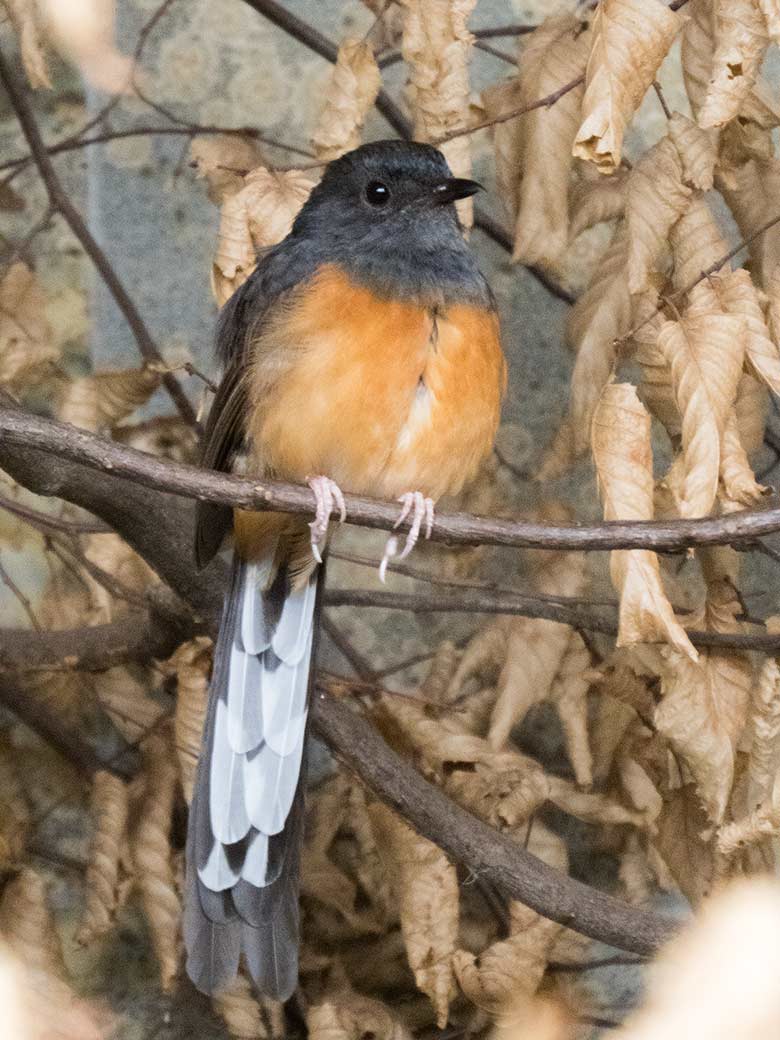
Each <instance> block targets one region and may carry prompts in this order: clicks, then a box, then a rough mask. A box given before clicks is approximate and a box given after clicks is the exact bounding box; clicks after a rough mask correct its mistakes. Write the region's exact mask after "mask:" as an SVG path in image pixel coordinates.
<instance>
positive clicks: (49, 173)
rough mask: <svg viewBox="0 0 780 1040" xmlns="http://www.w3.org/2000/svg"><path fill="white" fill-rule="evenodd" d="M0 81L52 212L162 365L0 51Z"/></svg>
mask: <svg viewBox="0 0 780 1040" xmlns="http://www.w3.org/2000/svg"><path fill="white" fill-rule="evenodd" d="M0 81H2V83H3V86H4V87H5V89H6V91H7V93H8V97H9V100H10V102H11V106H12V108H13V110H14V112H15V113H16V118H17V119H18V120H19V125H20V126H21V128H22V131H23V133H24V136H25V138H26V139H27V143H28V145H29V146H30V151H31V152H32V156H33V159H34V160H35V165H36V166H37V167H38V172H39V173H40V175H41V179H42V180H43V183H44V185H45V187H46V192H47V194H48V196H49V201H50V203H51V206H52V209H54V210H56V211H57V212H58V213H61V214H62V216H63V218H64V219H65V221H66V222H67V224H68V226H69V227H70V229H71V231H72V232H73V234H74V235H75V237H76V238H77V239H78V240H79V242H80V243H81V245H82V246H83V248H84V251H85V252H86V254H87V256H89V258H90V260H91V261H92V263H93V264H94V266H95V268H96V270H97V271H98V273H99V274H100V277H101V278H102V279H103V281H104V282H105V284H106V286H107V287H108V290H109V292H110V293H111V295H112V296H113V297H114V300H115V301H116V304H117V306H118V307H119V309H120V311H121V312H122V314H123V315H124V318H125V320H126V322H127V324H128V326H129V328H130V331H131V332H132V333H133V336H134V338H135V341H136V343H137V345H138V349H139V351H140V352H141V355H142V356H143V357H144V358H145V359H146V360H147V361H156V362H158V363H160V364H164V359H163V357H162V355H161V354H160V352H159V350H158V349H157V346H156V344H155V342H154V340H153V339H152V337H151V334H150V333H149V330H148V329H147V327H146V325H145V323H144V320H143V318H142V317H141V315H140V313H139V311H138V309H137V307H136V306H135V304H134V303H133V301H132V300H131V299H130V297H129V296H128V295H127V291H126V290H125V287H124V286H123V285H122V283H121V281H120V280H119V277H118V276H117V274H116V272H115V271H114V269H113V267H112V266H111V264H110V262H109V260H108V257H107V256H106V254H105V253H104V252H103V250H102V249H101V248H100V246H99V245H98V243H97V241H96V240H95V238H94V237H93V235H92V233H91V231H90V230H89V228H88V227H87V225H86V224H85V222H84V219H83V218H82V216H81V214H80V213H79V212H78V210H77V209H76V208H75V206H74V205H73V203H72V202H71V201H70V198H69V197H68V194H67V192H66V191H65V189H64V188H63V187H62V183H61V182H60V179H59V177H58V176H57V172H56V170H55V169H54V166H53V165H52V162H51V159H50V158H49V156H48V154H47V151H46V146H45V144H44V143H43V138H42V137H41V132H40V130H39V129H38V124H37V122H36V119H35V116H34V114H33V110H32V107H31V105H30V102H29V99H28V97H27V91H26V89H25V87H24V86H23V84H22V83H21V81H20V79H19V77H18V76H17V74H16V72H15V71H14V70H13V69H12V68H11V65H10V63H9V62H8V60H7V59H6V57H5V55H4V54H3V53H2V51H0ZM163 384H164V385H165V388H166V390H167V391H168V393H169V394H170V396H171V399H172V400H173V402H174V404H175V405H176V407H177V409H178V410H179V413H180V415H181V416H182V418H183V419H184V420H185V422H187V423H189V424H190V425H195V412H194V410H193V407H192V405H191V404H190V401H189V399H188V397H187V395H186V394H185V393H184V390H183V389H182V387H181V385H180V384H179V381H178V380H177V379H176V377H175V376H173V375H172V374H171V373H170V372H168V373H166V374H165V375H164V376H163Z"/></svg>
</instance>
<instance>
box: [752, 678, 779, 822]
mask: <svg viewBox="0 0 780 1040" xmlns="http://www.w3.org/2000/svg"><path fill="white" fill-rule="evenodd" d="M751 693H752V696H751V711H750V722H751V730H752V740H751V744H750V761H749V766H748V776H749V791H748V799H749V804H751V805H755V804H756V802H757V801H758V800H759V799H761V798H764V797H766V795H767V794H769V792H770V790H771V788H772V784H773V782H774V778H775V776H776V775H777V771H778V766H780V664H778V661H777V658H775V657H767V658H766V659H765V661H764V662H763V664H762V665H761V670H760V672H759V673H758V682H757V683H756V684H755V686H754V687H753V689H752V691H751Z"/></svg>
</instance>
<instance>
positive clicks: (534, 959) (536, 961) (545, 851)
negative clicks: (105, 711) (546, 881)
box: [453, 822, 569, 1015]
mask: <svg viewBox="0 0 780 1040" xmlns="http://www.w3.org/2000/svg"><path fill="white" fill-rule="evenodd" d="M528 850H529V851H530V852H531V853H532V854H533V855H535V856H537V857H538V858H540V859H542V860H543V861H544V862H545V863H547V864H548V865H550V866H551V867H553V868H554V869H555V870H558V871H560V872H562V873H566V872H568V866H569V862H568V855H567V852H566V846H565V844H564V842H563V841H562V840H561V839H560V838H559V837H557V835H555V834H553V833H552V832H551V831H550V830H548V829H547V828H546V827H544V826H543V825H542V824H541V823H538V822H535V823H534V825H533V827H532V829H531V832H530V834H529V836H528ZM561 931H562V927H561V925H559V924H557V923H555V922H554V921H550V920H547V919H545V918H544V917H542V916H541V915H540V914H537V913H536V912H535V911H534V910H531V909H529V908H528V907H526V906H523V905H522V903H518V902H512V903H510V935H509V938H508V939H503V940H500V941H499V942H496V943H494V944H493V945H491V946H489V947H488V948H487V949H486V950H482V951H481V952H480V953H479V956H478V957H477V956H475V955H474V954H473V953H469V952H467V951H466V950H458V951H457V953H456V954H455V956H454V959H453V964H454V968H455V973H456V975H457V978H458V984H459V986H460V988H461V989H462V990H463V992H464V993H465V995H466V996H467V997H468V999H469V1000H470V1001H471V1002H472V1003H473V1004H476V1006H477V1007H478V1008H481V1009H482V1010H484V1011H487V1012H489V1013H490V1014H491V1015H502V1014H504V1013H505V1011H506V1010H507V1009H508V1008H509V1007H511V1005H512V1002H513V1000H514V999H515V998H516V996H517V994H518V992H522V993H526V994H529V995H531V994H533V993H535V992H536V991H537V989H538V988H539V984H540V983H541V981H542V976H543V975H544V972H545V969H546V968H547V962H548V960H549V957H550V952H551V950H552V947H553V944H554V942H555V940H556V939H557V937H558V936H559V935H560V933H561Z"/></svg>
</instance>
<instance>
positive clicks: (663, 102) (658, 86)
mask: <svg viewBox="0 0 780 1040" xmlns="http://www.w3.org/2000/svg"><path fill="white" fill-rule="evenodd" d="M653 90H654V91H655V95H656V97H657V98H658V103H659V104H660V106H661V108H662V109H663V112H664V115H665V116H666V118H667V119H671V118H672V110H671V109H670V108H669V106H668V105H667V103H666V98H665V97H664V92H663V90H662V89H661V84H660V83H659V82H658V80H657V79H654V80H653Z"/></svg>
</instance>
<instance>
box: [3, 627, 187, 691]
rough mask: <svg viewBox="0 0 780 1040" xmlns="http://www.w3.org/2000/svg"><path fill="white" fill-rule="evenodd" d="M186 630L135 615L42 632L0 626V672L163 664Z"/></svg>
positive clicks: (84, 669)
mask: <svg viewBox="0 0 780 1040" xmlns="http://www.w3.org/2000/svg"><path fill="white" fill-rule="evenodd" d="M189 627H190V630H189V631H188V629H187V627H186V625H185V624H184V623H182V625H181V626H179V625H174V624H172V623H171V621H170V620H169V619H167V618H166V619H161V618H160V617H158V616H157V615H156V614H154V613H151V612H144V611H134V612H133V613H132V614H128V615H127V617H123V618H120V619H119V620H118V621H111V622H108V623H107V624H105V625H84V626H83V627H81V628H69V629H55V630H49V631H45V632H41V631H33V630H31V629H27V628H0V668H2V669H4V670H5V671H10V672H15V673H21V672H41V671H43V672H46V671H81V672H92V671H98V672H99V671H104V670H105V669H106V668H113V667H114V666H115V665H118V664H127V662H128V661H141V662H148V661H152V660H158V661H164V660H166V659H167V658H168V657H170V655H171V654H172V653H173V652H174V650H175V649H176V647H177V646H179V644H180V643H181V642H182V641H183V640H184V639H185V638H188V637H189V636H191V635H193V634H194V625H190V626H189ZM3 681H4V680H3Z"/></svg>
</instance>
